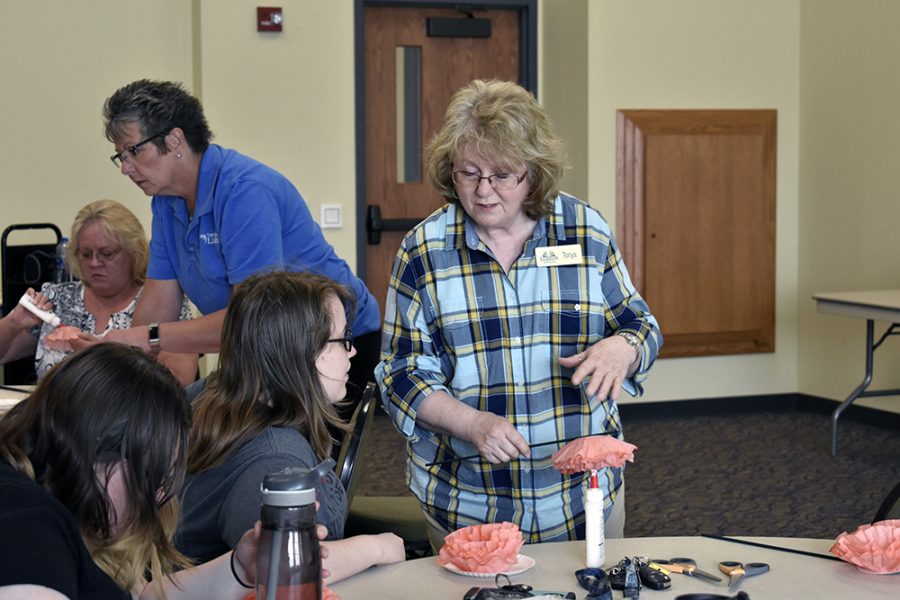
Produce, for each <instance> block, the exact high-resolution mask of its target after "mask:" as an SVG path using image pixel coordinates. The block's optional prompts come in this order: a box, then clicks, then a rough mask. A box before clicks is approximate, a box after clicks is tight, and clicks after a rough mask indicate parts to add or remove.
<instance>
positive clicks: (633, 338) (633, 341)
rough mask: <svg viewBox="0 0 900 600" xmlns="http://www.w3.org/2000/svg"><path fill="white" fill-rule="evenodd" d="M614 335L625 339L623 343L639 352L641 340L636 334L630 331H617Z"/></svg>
mask: <svg viewBox="0 0 900 600" xmlns="http://www.w3.org/2000/svg"><path fill="white" fill-rule="evenodd" d="M616 335H618V336H621V337H623V338H625V341H626V342H628V345H629V346H631V347H632V348H634V351H635V352H638V353H639V352H640V351H641V350H640V348H641V338H639V337H638V336H637V335H636V334H634V333H631V332H630V331H617V332H616Z"/></svg>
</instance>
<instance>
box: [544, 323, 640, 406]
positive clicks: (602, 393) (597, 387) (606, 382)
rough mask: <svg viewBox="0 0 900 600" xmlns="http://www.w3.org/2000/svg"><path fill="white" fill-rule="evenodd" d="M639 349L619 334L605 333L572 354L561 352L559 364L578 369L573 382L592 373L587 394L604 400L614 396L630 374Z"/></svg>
mask: <svg viewBox="0 0 900 600" xmlns="http://www.w3.org/2000/svg"><path fill="white" fill-rule="evenodd" d="M636 352H637V351H636V350H635V349H634V348H633V347H631V345H630V344H629V343H628V342H627V341H626V340H625V338H623V337H622V336H619V335H611V336H609V337H605V338H603V339H602V340H600V341H599V342H597V343H596V344H594V345H593V346H590V347H589V348H588V349H587V350H584V351H582V352H579V353H578V354H575V355H573V356H561V357H560V359H559V364H561V365H562V366H564V367H567V368H570V369H575V373H573V374H572V383H574V384H575V385H581V382H582V381H584V380H585V379H586V378H588V377H590V378H591V381H590V383H588V384H587V387H586V388H585V392H587V395H588V396H594V395H595V394H596V395H598V396H599V397H600V399H601V400H605V399H606V398H607V396H608V397H610V398H612V399H613V400H615V399H616V398H618V397H619V390H621V389H622V383H624V381H625V377H627V375H628V368H629V367H630V366H631V364H632V363H633V362H634V361H635V359H636V358H637V355H636Z"/></svg>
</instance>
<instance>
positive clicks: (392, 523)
mask: <svg viewBox="0 0 900 600" xmlns="http://www.w3.org/2000/svg"><path fill="white" fill-rule="evenodd" d="M377 391H378V387H377V386H376V385H375V383H373V382H369V383H367V384H366V389H365V392H364V393H363V398H362V401H361V402H360V404H359V406H358V407H357V409H356V412H355V413H354V416H353V418H352V420H351V423H352V429H351V431H349V432H348V433H347V436H346V437H345V441H344V444H343V446H342V447H341V452H340V455H339V459H338V463H337V464H338V466H337V469H336V471H337V474H338V477H339V478H340V480H341V483H342V484H343V485H344V489H345V490H346V491H347V504H348V506H349V507H350V509H349V511H348V514H347V523H346V525H345V527H344V535H345V536H346V537H350V536H352V535H359V534H377V533H382V532H385V531H390V532H392V533H394V534H396V535H397V536H399V537H400V538H402V539H403V545H404V548H405V550H406V558H407V559H412V558H422V557H423V556H430V555H431V554H432V550H431V543H430V542H429V541H428V524H427V522H426V521H425V517H424V515H423V514H422V507H421V506H419V501H418V500H416V498H415V497H414V496H412V495H407V496H357V497H354V491H355V489H356V481H357V479H358V476H359V468H358V465H357V462H358V458H359V457H360V456H363V455H364V454H365V447H366V443H367V441H368V437H369V436H368V433H369V431H370V430H371V428H372V424H373V422H374V419H375V411H376V409H377V403H378V398H377V397H376V393H377ZM398 435H399V434H398ZM398 460H403V458H402V457H398Z"/></svg>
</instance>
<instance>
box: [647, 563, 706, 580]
mask: <svg viewBox="0 0 900 600" xmlns="http://www.w3.org/2000/svg"><path fill="white" fill-rule="evenodd" d="M653 565H656V566H658V567H662V568H663V569H665V570H666V571H671V572H672V573H681V574H682V575H687V576H688V577H700V578H702V579H706V580H708V581H722V578H721V577H718V576H717V575H713V574H712V573H707V572H706V571H703V570H702V569H698V568H697V561H696V560H694V559H693V558H671V559H669V560H660V559H656V558H654V559H653V562H652V564H651V565H650V566H653Z"/></svg>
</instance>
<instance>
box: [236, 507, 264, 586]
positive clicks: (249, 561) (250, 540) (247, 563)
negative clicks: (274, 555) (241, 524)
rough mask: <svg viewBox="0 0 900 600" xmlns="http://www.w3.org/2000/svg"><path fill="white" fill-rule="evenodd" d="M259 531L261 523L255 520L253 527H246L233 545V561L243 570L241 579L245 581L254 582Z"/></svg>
mask: <svg viewBox="0 0 900 600" xmlns="http://www.w3.org/2000/svg"><path fill="white" fill-rule="evenodd" d="M261 532H262V523H260V522H259V521H257V522H256V525H254V526H253V529H248V530H247V531H246V532H245V533H244V535H242V536H241V539H239V540H238V543H237V545H236V546H235V547H234V558H235V561H234V562H236V563H237V564H238V565H239V566H240V568H241V570H242V571H243V572H244V576H243V577H242V579H243V580H244V581H246V582H247V583H256V551H257V549H258V548H259V535H260V533H261Z"/></svg>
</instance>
